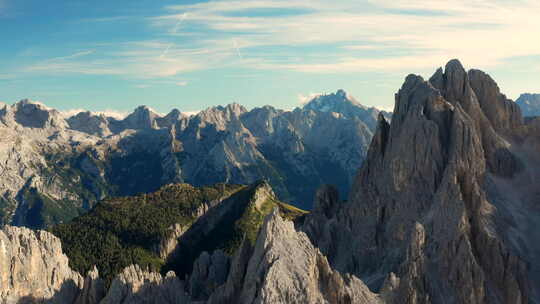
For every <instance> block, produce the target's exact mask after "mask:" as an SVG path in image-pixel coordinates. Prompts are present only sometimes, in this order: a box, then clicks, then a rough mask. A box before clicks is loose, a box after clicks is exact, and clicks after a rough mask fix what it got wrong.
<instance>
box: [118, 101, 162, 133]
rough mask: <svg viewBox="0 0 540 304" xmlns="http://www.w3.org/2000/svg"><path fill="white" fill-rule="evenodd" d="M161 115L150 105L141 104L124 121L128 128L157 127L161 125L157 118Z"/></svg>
mask: <svg viewBox="0 0 540 304" xmlns="http://www.w3.org/2000/svg"><path fill="white" fill-rule="evenodd" d="M159 117H160V116H159V114H157V113H155V112H154V111H153V110H152V109H150V108H149V107H147V106H139V107H137V108H136V109H135V110H134V111H133V113H131V114H129V115H128V116H127V117H126V118H125V119H124V120H123V123H124V124H125V126H126V128H127V129H135V130H137V129H157V128H159V127H158V125H157V122H156V119H157V118H159Z"/></svg>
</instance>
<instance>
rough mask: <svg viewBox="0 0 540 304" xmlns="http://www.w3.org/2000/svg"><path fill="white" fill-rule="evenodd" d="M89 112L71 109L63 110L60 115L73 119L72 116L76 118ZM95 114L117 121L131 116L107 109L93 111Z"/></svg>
mask: <svg viewBox="0 0 540 304" xmlns="http://www.w3.org/2000/svg"><path fill="white" fill-rule="evenodd" d="M86 111H88V110H85V109H69V110H63V111H60V114H62V116H63V117H65V118H69V117H72V116H75V115H77V114H79V113H81V112H86ZM91 112H92V113H93V114H96V115H104V116H107V117H112V118H115V119H124V118H125V117H126V116H128V115H129V112H127V111H117V110H110V109H107V110H103V111H91Z"/></svg>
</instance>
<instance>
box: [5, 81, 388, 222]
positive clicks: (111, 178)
mask: <svg viewBox="0 0 540 304" xmlns="http://www.w3.org/2000/svg"><path fill="white" fill-rule="evenodd" d="M340 96H341V97H340ZM343 96H345V97H343ZM316 103H317V105H315V104H314V103H313V104H312V103H310V104H308V105H306V106H305V107H304V108H301V109H300V108H297V109H295V110H294V111H282V110H278V109H275V108H273V107H270V106H265V107H262V108H255V109H253V110H251V111H247V110H246V109H245V108H244V107H242V106H240V105H238V104H230V105H227V106H225V107H221V106H218V107H213V108H209V109H206V110H204V111H201V112H200V113H198V114H197V115H194V116H187V115H184V114H182V113H181V112H180V111H178V110H173V111H171V112H170V113H169V114H167V115H166V116H161V115H159V114H157V113H155V112H154V111H152V110H151V109H150V108H148V107H145V106H141V107H138V108H137V109H135V111H134V112H133V113H132V114H130V115H128V116H127V117H126V118H124V119H122V120H118V119H115V118H112V117H107V116H105V115H102V114H94V113H91V112H81V113H78V114H77V115H74V116H72V117H69V118H65V117H64V116H62V115H61V113H60V112H58V111H56V110H54V109H50V108H47V107H46V106H44V105H42V104H40V103H34V102H31V101H28V100H23V101H20V102H18V103H16V104H13V105H0V172H1V174H2V176H3V178H2V180H1V181H0V225H2V224H11V225H19V226H21V225H22V226H29V227H34V228H42V227H48V226H50V225H52V224H55V223H61V222H67V221H68V220H69V219H71V218H73V217H75V216H77V215H79V214H81V213H84V212H86V211H87V210H89V209H90V208H91V207H92V206H93V205H94V204H95V203H96V202H98V201H99V200H102V199H104V198H106V197H113V196H127V195H135V194H138V193H148V192H153V191H156V190H157V189H159V188H160V187H161V186H162V185H165V184H168V183H182V182H184V183H189V184H193V185H195V186H204V185H210V184H215V183H220V182H224V183H238V184H250V183H253V182H255V181H257V180H259V179H263V178H264V179H267V180H269V182H270V184H271V185H272V187H273V188H274V189H275V191H276V192H277V194H278V196H279V198H280V199H281V200H283V201H286V202H289V203H294V204H295V205H297V206H299V207H301V208H304V209H309V208H310V207H311V201H312V195H313V193H314V191H315V189H316V187H317V186H318V185H320V184H323V183H331V184H336V185H339V190H340V191H342V192H343V193H347V191H348V190H349V187H350V185H351V184H352V180H353V176H354V174H355V171H356V170H357V169H358V168H359V167H360V165H361V163H362V160H363V158H364V156H365V153H366V151H367V146H368V144H369V142H370V140H371V137H372V135H373V132H374V127H373V125H374V124H373V120H374V117H376V115H377V114H378V110H376V109H374V108H369V109H368V108H364V107H363V106H361V105H359V104H357V103H356V102H354V101H353V100H351V99H350V98H349V97H346V94H345V93H344V92H341V91H340V92H338V93H336V94H330V95H327V96H326V97H319V98H318V99H317V102H316ZM341 112H343V113H341Z"/></svg>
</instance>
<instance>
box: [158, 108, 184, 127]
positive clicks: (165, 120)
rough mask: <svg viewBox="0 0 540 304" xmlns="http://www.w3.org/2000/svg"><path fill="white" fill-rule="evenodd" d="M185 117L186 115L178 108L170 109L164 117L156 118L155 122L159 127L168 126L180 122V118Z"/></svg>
mask: <svg viewBox="0 0 540 304" xmlns="http://www.w3.org/2000/svg"><path fill="white" fill-rule="evenodd" d="M184 118H187V117H186V115H184V114H182V112H180V110H178V109H172V110H171V111H170V112H169V114H167V115H165V116H164V117H159V118H157V123H158V125H159V127H160V128H169V127H171V126H173V125H175V124H177V123H179V122H180V120H182V119H184Z"/></svg>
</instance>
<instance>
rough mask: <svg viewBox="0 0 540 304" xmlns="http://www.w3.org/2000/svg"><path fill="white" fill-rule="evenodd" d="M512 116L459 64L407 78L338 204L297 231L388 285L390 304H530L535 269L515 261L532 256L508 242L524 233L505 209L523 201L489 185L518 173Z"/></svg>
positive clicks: (373, 284)
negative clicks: (327, 217) (508, 197)
mask: <svg viewBox="0 0 540 304" xmlns="http://www.w3.org/2000/svg"><path fill="white" fill-rule="evenodd" d="M477 92H478V93H477ZM477 95H478V96H477ZM492 109H495V110H492ZM514 113H515V112H514V109H512V108H511V107H509V106H508V105H507V100H506V99H505V98H503V95H502V94H500V93H499V92H498V88H497V87H496V84H494V82H493V81H491V79H490V78H488V77H487V76H486V74H483V73H480V72H476V71H474V72H466V71H465V69H464V68H463V66H462V65H461V64H460V63H459V61H457V60H452V61H450V62H449V63H448V64H447V65H446V67H445V70H443V69H439V70H437V72H436V73H435V74H434V75H433V76H432V77H431V78H430V81H429V82H428V81H425V80H424V79H423V78H422V77H420V76H416V75H409V76H407V78H406V79H405V82H404V84H403V86H402V87H401V89H400V90H399V92H398V93H397V94H396V100H395V112H394V115H393V118H392V122H391V123H390V124H389V123H388V122H387V121H386V120H385V119H384V118H382V119H381V118H380V119H379V126H378V130H377V132H376V134H375V136H374V138H373V141H372V143H371V146H370V150H369V152H368V158H367V160H366V161H365V162H364V165H363V167H362V169H361V170H360V171H359V173H358V176H357V179H356V182H355V184H354V186H353V190H352V192H351V195H350V197H349V200H348V202H347V203H346V204H343V206H341V208H339V210H338V211H337V212H336V216H334V217H332V218H331V220H330V221H326V222H324V223H323V224H321V225H319V227H317V228H316V229H314V228H313V227H306V229H305V230H306V232H308V233H309V234H310V237H311V240H312V241H313V242H314V243H316V244H317V245H318V246H319V248H321V250H322V251H323V252H324V253H325V254H326V255H327V256H328V258H329V260H330V262H331V265H332V266H334V267H335V268H336V269H337V270H339V271H342V272H347V273H352V274H355V275H357V276H358V277H360V278H361V279H363V280H364V282H365V283H366V284H367V285H368V286H370V288H371V289H372V290H375V291H379V290H380V291H383V292H388V291H389V290H393V295H392V296H389V297H388V298H387V299H390V301H393V302H394V303H443V302H444V301H445V299H452V302H455V303H478V304H484V303H528V301H529V298H528V297H529V296H528V294H529V293H530V287H528V286H531V285H529V284H530V283H528V282H531V281H533V280H534V279H533V278H534V272H529V274H528V273H527V271H526V270H525V265H526V264H527V262H531V261H533V260H534V259H531V258H530V257H529V258H526V257H527V253H524V252H530V250H531V249H530V248H529V249H527V250H525V251H523V250H519V249H516V248H515V247H514V245H513V244H514V242H520V244H529V243H531V241H530V236H528V235H527V233H521V234H519V233H515V231H516V229H518V226H519V225H517V224H516V225H514V224H510V222H511V221H513V220H510V219H509V218H511V217H512V216H509V215H507V214H505V211H503V209H505V208H511V209H512V208H516V206H518V205H520V204H521V203H516V202H512V200H506V201H504V202H502V201H500V200H501V196H500V193H498V191H497V190H495V188H496V187H495V186H494V185H493V184H492V179H493V180H499V178H502V179H503V180H511V179H513V178H515V177H516V176H518V175H519V174H521V173H520V171H519V170H516V156H515V153H516V151H518V150H519V149H520V148H518V145H517V143H516V142H514V141H513V137H512V136H513V134H514V133H513V132H518V131H520V127H519V123H520V119H519V118H520V117H519V113H517V114H514ZM515 118H517V119H515ZM499 120H500V123H501V124H502V126H503V127H502V128H494V127H493V125H494V124H496V123H499ZM510 143H511V144H510ZM514 204H515V205H514ZM503 205H504V206H506V207H504V208H502V209H501V208H499V207H500V206H503ZM495 206H499V207H497V208H495ZM509 206H513V207H509ZM519 208H521V207H519ZM322 209H323V210H324V208H322ZM319 213H320V212H319ZM311 216H313V217H315V216H317V215H316V212H313V213H312V214H310V215H309V216H308V218H307V219H306V221H305V223H307V224H309V225H313V223H314V221H313V220H310V217H311ZM509 221H510V222H509ZM508 225H509V226H512V227H509V226H508ZM523 231H525V228H523V230H522V232H523ZM509 234H511V235H512V236H511V237H508V235H509ZM509 238H511V240H509ZM516 238H517V239H519V241H518V240H517V239H516ZM527 246H528V245H526V247H527ZM499 256H505V257H507V258H504V259H499V258H498V257H499ZM532 263H537V262H532ZM534 267H536V266H534ZM509 278H512V279H509ZM510 280H511V281H512V282H515V283H512V284H510V283H509V282H510Z"/></svg>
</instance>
